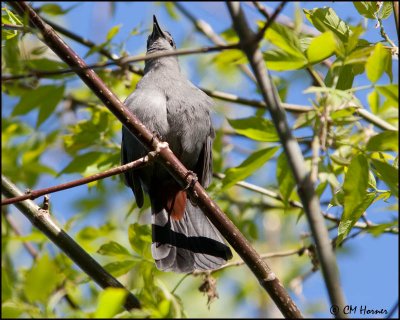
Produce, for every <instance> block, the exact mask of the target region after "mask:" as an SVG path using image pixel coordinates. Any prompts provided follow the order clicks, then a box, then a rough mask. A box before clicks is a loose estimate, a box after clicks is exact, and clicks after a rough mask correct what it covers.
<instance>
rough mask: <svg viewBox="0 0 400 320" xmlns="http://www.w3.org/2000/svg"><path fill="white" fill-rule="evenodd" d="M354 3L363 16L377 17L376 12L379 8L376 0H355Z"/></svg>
mask: <svg viewBox="0 0 400 320" xmlns="http://www.w3.org/2000/svg"><path fill="white" fill-rule="evenodd" d="M353 5H354V7H355V8H356V9H357V11H358V13H359V14H361V15H362V16H364V17H366V18H368V19H376V13H377V12H378V9H379V7H378V6H377V3H376V1H353Z"/></svg>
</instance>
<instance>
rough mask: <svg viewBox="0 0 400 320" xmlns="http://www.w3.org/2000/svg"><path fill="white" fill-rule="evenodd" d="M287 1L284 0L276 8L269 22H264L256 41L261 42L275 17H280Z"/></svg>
mask: <svg viewBox="0 0 400 320" xmlns="http://www.w3.org/2000/svg"><path fill="white" fill-rule="evenodd" d="M286 3H287V2H286V1H282V2H281V3H280V4H279V5H278V6H277V7H276V9H275V11H274V13H273V14H272V15H271V16H270V17H269V18H268V20H267V22H266V23H265V24H264V26H263V27H262V28H261V30H260V31H259V32H258V33H257V34H256V36H255V42H259V41H261V40H262V38H264V34H265V32H266V31H267V30H268V28H269V27H270V25H271V24H272V23H273V22H274V21H275V19H276V18H277V17H278V15H279V14H280V13H281V11H282V10H283V8H284V7H285V5H286Z"/></svg>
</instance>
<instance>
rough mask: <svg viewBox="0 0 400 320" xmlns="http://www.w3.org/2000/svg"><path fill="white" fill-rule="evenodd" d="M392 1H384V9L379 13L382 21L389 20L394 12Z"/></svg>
mask: <svg viewBox="0 0 400 320" xmlns="http://www.w3.org/2000/svg"><path fill="white" fill-rule="evenodd" d="M392 3H393V2H392V1H383V4H382V8H381V10H380V12H379V18H380V19H387V18H389V16H390V14H391V13H392V11H393V5H392Z"/></svg>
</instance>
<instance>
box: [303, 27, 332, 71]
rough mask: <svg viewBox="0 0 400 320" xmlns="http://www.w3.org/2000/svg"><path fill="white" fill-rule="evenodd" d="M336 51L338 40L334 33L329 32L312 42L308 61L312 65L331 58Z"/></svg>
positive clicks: (308, 50) (308, 51)
mask: <svg viewBox="0 0 400 320" xmlns="http://www.w3.org/2000/svg"><path fill="white" fill-rule="evenodd" d="M335 49H336V39H335V36H334V35H333V33H332V32H330V31H327V32H324V33H323V34H321V35H319V36H318V37H316V38H314V39H313V40H312V41H311V44H310V46H309V47H308V49H307V57H308V61H309V62H310V63H311V64H314V63H317V62H320V61H322V60H325V59H326V58H328V57H330V56H331V55H332V54H333V53H334V52H335Z"/></svg>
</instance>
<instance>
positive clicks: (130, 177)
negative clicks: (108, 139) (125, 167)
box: [121, 127, 146, 208]
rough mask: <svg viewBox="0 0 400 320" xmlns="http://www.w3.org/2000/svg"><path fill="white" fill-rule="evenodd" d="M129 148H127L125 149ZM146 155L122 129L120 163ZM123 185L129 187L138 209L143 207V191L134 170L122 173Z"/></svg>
mask: <svg viewBox="0 0 400 320" xmlns="http://www.w3.org/2000/svg"><path fill="white" fill-rule="evenodd" d="M127 146H129V147H127ZM145 155H146V152H145V150H144V147H143V146H142V145H141V143H140V142H139V141H138V140H137V139H136V138H135V137H134V136H133V135H132V134H131V133H130V132H129V131H128V130H127V129H126V128H125V127H123V128H122V144H121V163H122V164H126V163H129V162H132V161H134V160H136V159H139V158H141V157H143V156H145ZM124 177H125V184H126V185H127V186H128V187H130V188H131V189H132V191H133V194H134V195H135V199H136V203H137V205H138V207H139V208H141V207H142V206H143V190H142V185H141V182H140V179H139V174H138V172H137V171H135V170H129V171H126V172H125V173H124Z"/></svg>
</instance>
